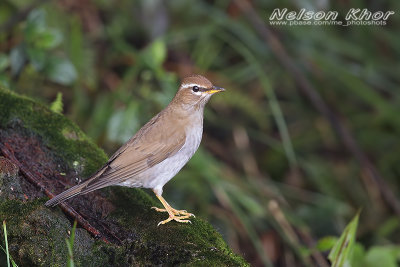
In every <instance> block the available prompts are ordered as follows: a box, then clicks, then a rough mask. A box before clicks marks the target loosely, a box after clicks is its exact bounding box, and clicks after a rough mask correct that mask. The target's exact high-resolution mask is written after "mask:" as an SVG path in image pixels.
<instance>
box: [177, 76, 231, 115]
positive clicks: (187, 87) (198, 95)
mask: <svg viewBox="0 0 400 267" xmlns="http://www.w3.org/2000/svg"><path fill="white" fill-rule="evenodd" d="M222 91H225V89H224V88H221V87H218V86H215V85H213V84H212V83H211V82H210V81H209V80H208V79H207V78H205V77H203V76H201V75H190V76H187V77H185V78H184V79H183V80H182V83H181V85H180V87H179V90H178V92H177V93H176V95H175V98H174V101H173V102H175V104H180V105H182V106H183V107H184V108H185V109H191V108H195V109H198V108H203V107H204V106H205V104H206V103H207V102H208V100H210V98H211V96H212V95H213V94H215V93H219V92H222Z"/></svg>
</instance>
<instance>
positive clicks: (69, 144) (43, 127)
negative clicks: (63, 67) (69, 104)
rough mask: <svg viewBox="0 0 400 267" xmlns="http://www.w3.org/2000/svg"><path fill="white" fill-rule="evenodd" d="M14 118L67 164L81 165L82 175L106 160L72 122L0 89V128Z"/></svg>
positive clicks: (85, 174) (40, 105) (42, 106)
mask: <svg viewBox="0 0 400 267" xmlns="http://www.w3.org/2000/svg"><path fill="white" fill-rule="evenodd" d="M38 114H40V116H38ZM16 120H17V121H22V122H23V124H24V126H25V127H27V128H29V129H31V130H32V131H34V132H35V133H37V134H38V135H40V136H41V137H42V138H43V139H44V140H43V141H44V142H45V143H46V145H47V146H48V147H50V148H51V150H53V151H54V152H55V153H56V154H58V155H59V156H61V157H62V158H63V159H64V160H65V162H67V163H68V164H69V166H70V167H72V164H73V162H75V161H76V162H78V163H80V164H81V165H83V166H84V168H83V173H82V175H83V176H85V177H86V176H89V175H90V174H92V173H93V172H94V171H95V170H97V169H98V168H99V167H101V165H102V164H104V163H105V162H106V161H107V156H106V154H105V153H104V151H103V150H101V149H99V148H98V147H97V146H96V145H94V144H93V142H92V141H90V140H89V138H87V137H86V136H85V134H84V133H83V132H82V131H81V130H80V129H79V127H78V126H76V125H75V124H74V123H73V122H71V121H70V120H68V119H67V118H65V117H64V116H62V115H61V114H58V113H54V112H52V111H50V110H49V108H47V107H46V106H44V105H42V104H39V103H36V102H35V101H33V100H32V99H29V98H26V97H22V96H19V95H16V94H15V93H13V92H11V91H9V90H7V89H4V88H0V127H1V128H7V127H8V126H9V125H10V124H12V123H13V122H14V121H16Z"/></svg>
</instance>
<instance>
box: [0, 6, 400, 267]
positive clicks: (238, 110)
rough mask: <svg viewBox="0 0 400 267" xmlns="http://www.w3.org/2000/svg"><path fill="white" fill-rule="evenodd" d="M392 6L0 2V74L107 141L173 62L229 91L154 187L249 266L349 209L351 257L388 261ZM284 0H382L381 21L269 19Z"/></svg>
mask: <svg viewBox="0 0 400 267" xmlns="http://www.w3.org/2000/svg"><path fill="white" fill-rule="evenodd" d="M399 5H400V2H399V1H395V0H392V1H344V0H341V1H328V0H325V1H311V0H310V1H300V2H299V1H246V0H239V1H228V0H219V1H183V0H178V1H161V0H152V1H144V0H143V1H131V0H120V1H105V0H63V1H57V2H50V1H43V0H42V1H36V2H32V1H27V0H18V1H15V0H2V1H1V2H0V83H1V84H2V85H3V86H6V87H8V88H10V89H11V90H14V91H15V92H18V93H22V94H25V95H28V96H30V97H32V98H34V99H37V100H39V101H40V102H42V103H44V104H46V105H49V106H51V107H52V108H53V110H56V111H59V112H62V113H63V114H65V115H66V116H67V117H69V118H70V119H71V120H73V121H74V122H76V123H77V124H78V125H79V126H80V127H81V128H82V129H83V131H84V132H86V133H87V135H89V136H90V137H91V138H92V139H93V140H94V141H95V142H96V143H97V144H98V145H99V146H100V147H102V148H104V149H105V151H106V152H107V153H108V154H109V155H111V154H112V153H113V152H114V151H115V150H116V149H117V148H118V147H119V146H121V145H122V144H123V143H124V142H125V141H126V140H127V139H129V137H131V136H132V135H133V134H134V133H135V132H136V131H137V130H138V129H139V128H140V127H141V126H142V125H143V124H144V123H146V122H147V121H148V120H149V119H150V118H151V117H152V116H153V115H154V114H156V113H158V112H159V111H160V110H161V109H162V108H163V107H165V106H166V105H167V104H168V103H169V101H170V100H171V99H172V97H173V96H174V94H175V92H176V90H177V88H178V85H179V80H180V79H181V78H182V77H183V76H185V75H187V74H192V73H198V74H203V75H204V76H206V77H207V78H209V79H210V80H211V81H212V82H213V83H214V84H215V85H218V86H221V87H224V88H226V89H227V92H225V93H224V94H218V95H216V96H214V97H213V99H212V100H211V101H210V103H209V104H208V106H207V107H206V111H205V129H204V138H203V142H202V145H201V147H200V149H199V151H198V152H197V153H196V154H195V156H194V157H193V159H192V160H191V161H190V162H189V163H188V165H187V166H186V167H185V168H184V169H183V170H182V171H181V172H180V173H179V174H178V175H177V176H176V177H175V178H174V179H173V180H172V181H170V182H169V183H168V184H167V185H166V186H165V187H164V192H165V193H164V196H165V198H166V199H167V200H168V201H169V202H170V203H171V205H172V206H174V207H177V208H182V209H186V210H188V211H190V212H193V213H195V214H196V215H197V216H198V217H200V218H203V219H205V220H208V221H209V222H211V223H212V224H213V225H214V226H215V227H216V228H217V229H218V231H219V232H221V234H222V235H223V236H224V238H225V240H226V241H227V242H228V243H229V245H230V246H231V247H232V248H233V249H234V250H235V251H236V252H237V253H239V254H241V255H243V256H244V257H245V258H246V259H247V260H248V261H249V262H250V263H251V264H252V265H254V266H257V265H268V264H270V263H272V264H274V265H279V266H294V265H302V264H307V263H310V261H315V260H318V257H325V256H326V255H327V253H326V251H328V250H329V248H330V247H331V246H332V242H334V240H335V238H329V237H330V236H336V237H337V236H339V235H340V234H341V232H342V231H343V229H344V227H345V226H346V224H347V223H348V222H349V221H350V220H351V219H352V218H353V216H355V214H356V213H357V211H358V210H359V209H362V210H361V215H360V221H359V227H358V232H357V233H358V234H357V242H358V243H357V244H356V249H355V251H356V252H355V253H354V255H353V261H354V262H355V265H354V266H375V264H376V263H379V264H383V265H384V266H395V265H390V264H395V262H396V259H397V258H399V256H400V247H398V246H396V245H395V244H398V243H399V242H400V235H399V227H400V220H399V215H400V204H399V203H400V200H399V199H398V196H399V186H400V182H399V175H400V164H399V162H400V160H399V159H400V142H399V133H400V117H399V114H400V91H399V81H400V61H399V59H400V34H399V32H400V31H399V30H400V28H399V22H400V17H399V10H400V9H399ZM285 7H286V8H288V9H289V10H295V11H298V10H300V9H301V8H306V9H308V10H316V11H318V10H325V11H329V10H336V11H338V12H339V14H340V15H339V19H342V20H343V19H344V16H345V14H346V13H347V11H348V10H349V9H350V8H368V9H369V10H371V11H384V12H385V11H389V10H392V11H395V12H396V13H395V14H394V15H392V16H390V17H389V19H388V21H387V25H384V26H373V25H369V26H349V27H342V26H291V27H290V26H270V24H269V19H268V18H269V15H270V14H271V12H272V11H273V10H274V9H275V8H285ZM57 95H58V100H56V99H57ZM61 98H62V102H61ZM61 103H62V104H61ZM319 251H321V253H320V252H319ZM311 254H312V256H310V255H311ZM311 258H312V259H311ZM357 264H359V265H357ZM383 265H382V266H383Z"/></svg>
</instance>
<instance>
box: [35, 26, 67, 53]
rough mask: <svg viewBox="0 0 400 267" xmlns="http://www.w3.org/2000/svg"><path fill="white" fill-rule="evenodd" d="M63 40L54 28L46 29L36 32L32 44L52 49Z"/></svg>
mask: <svg viewBox="0 0 400 267" xmlns="http://www.w3.org/2000/svg"><path fill="white" fill-rule="evenodd" d="M62 40H63V36H62V34H61V32H60V31H58V30H55V29H46V30H44V31H41V32H40V33H38V34H37V36H36V39H35V40H34V45H35V46H36V47H38V48H42V49H52V48H55V47H57V46H58V45H59V44H60V43H61V42H62Z"/></svg>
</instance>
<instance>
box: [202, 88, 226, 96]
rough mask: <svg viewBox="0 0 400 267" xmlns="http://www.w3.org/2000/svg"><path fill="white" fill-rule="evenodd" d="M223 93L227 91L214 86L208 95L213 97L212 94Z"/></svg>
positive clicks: (208, 91)
mask: <svg viewBox="0 0 400 267" xmlns="http://www.w3.org/2000/svg"><path fill="white" fill-rule="evenodd" d="M223 91H225V89H224V88H222V87H218V86H213V87H212V89H210V90H207V91H206V93H207V94H210V95H212V94H215V93H219V92H223Z"/></svg>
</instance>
